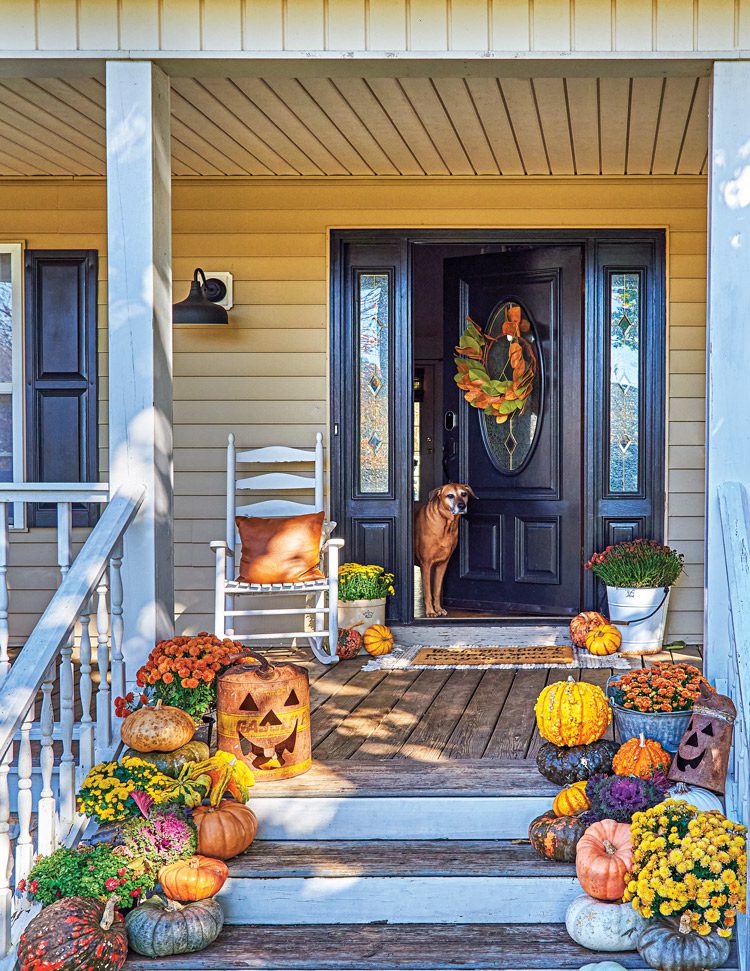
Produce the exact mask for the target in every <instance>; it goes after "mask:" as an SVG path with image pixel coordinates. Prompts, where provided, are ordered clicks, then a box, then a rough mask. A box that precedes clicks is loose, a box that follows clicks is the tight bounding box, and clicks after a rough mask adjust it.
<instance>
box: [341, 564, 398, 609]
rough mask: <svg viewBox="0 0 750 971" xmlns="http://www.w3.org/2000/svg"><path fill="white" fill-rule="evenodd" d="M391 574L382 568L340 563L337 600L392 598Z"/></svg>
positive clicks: (392, 579)
mask: <svg viewBox="0 0 750 971" xmlns="http://www.w3.org/2000/svg"><path fill="white" fill-rule="evenodd" d="M394 579H395V577H394V575H393V574H392V573H386V571H385V570H384V568H383V567H382V566H375V565H374V564H370V565H369V566H363V565H362V564H361V563H342V564H341V566H340V567H339V600H344V601H351V600H382V599H383V598H384V597H388V596H393V594H394V593H395V589H394V586H393V581H394Z"/></svg>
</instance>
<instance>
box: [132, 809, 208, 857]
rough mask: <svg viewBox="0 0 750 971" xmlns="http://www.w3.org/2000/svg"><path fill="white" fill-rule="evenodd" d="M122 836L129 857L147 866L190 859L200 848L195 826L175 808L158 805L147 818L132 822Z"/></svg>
mask: <svg viewBox="0 0 750 971" xmlns="http://www.w3.org/2000/svg"><path fill="white" fill-rule="evenodd" d="M122 837H123V842H124V846H125V850H126V852H127V854H128V856H130V857H134V858H138V859H141V860H143V861H144V863H145V864H146V866H147V867H150V866H153V865H154V864H156V865H157V867H162V866H165V865H166V864H167V863H174V862H175V860H182V859H187V858H188V857H190V856H193V854H194V853H195V852H196V849H197V846H198V837H197V830H196V828H195V825H194V823H193V822H192V820H191V819H190V818H189V817H188V815H187V814H186V813H185V812H184V811H183V810H181V809H178V808H176V807H174V806H170V807H163V806H154V807H153V808H152V809H151V811H150V812H149V814H148V817H147V818H146V819H141V818H136V819H131V820H128V821H127V822H126V823H124V824H123V826H122Z"/></svg>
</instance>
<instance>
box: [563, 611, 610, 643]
mask: <svg viewBox="0 0 750 971" xmlns="http://www.w3.org/2000/svg"><path fill="white" fill-rule="evenodd" d="M606 623H607V618H606V617H605V616H604V614H600V613H599V612H598V611H597V610H584V612H583V613H582V614H577V615H576V616H575V617H574V618H573V619H572V620H571V622H570V639H571V640H572V641H573V643H574V644H575V646H576V647H585V646H586V635H587V634H588V633H589V631H592V630H593V629H594V628H595V627H600V626H601V625H602V624H606Z"/></svg>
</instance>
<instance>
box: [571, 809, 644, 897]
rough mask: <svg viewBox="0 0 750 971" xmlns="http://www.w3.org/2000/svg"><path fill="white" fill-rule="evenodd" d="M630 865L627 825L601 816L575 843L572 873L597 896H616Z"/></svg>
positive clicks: (621, 888)
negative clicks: (574, 870)
mask: <svg viewBox="0 0 750 971" xmlns="http://www.w3.org/2000/svg"><path fill="white" fill-rule="evenodd" d="M632 865H633V845H632V843H631V842H630V825H629V824H628V823H616V822H615V821H614V820H613V819H602V820H600V821H599V822H598V823H594V824H593V826H589V828H588V829H587V830H586V832H585V833H584V834H583V836H582V837H581V838H580V840H579V841H578V846H577V847H576V876H577V877H578V882H579V883H580V884H581V886H582V887H583V889H584V890H585V891H586V893H587V894H588V895H589V897H595V898H596V899H597V900H620V898H621V897H622V895H623V894H624V893H625V886H626V878H627V875H628V872H629V870H630V868H631V867H632Z"/></svg>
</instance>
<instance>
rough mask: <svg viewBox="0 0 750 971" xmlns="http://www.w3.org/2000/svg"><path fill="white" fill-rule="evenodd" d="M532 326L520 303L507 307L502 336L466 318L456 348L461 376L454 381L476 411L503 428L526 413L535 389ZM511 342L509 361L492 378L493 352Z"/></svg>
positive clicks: (535, 363)
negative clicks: (502, 342)
mask: <svg viewBox="0 0 750 971" xmlns="http://www.w3.org/2000/svg"><path fill="white" fill-rule="evenodd" d="M530 331H531V324H530V323H529V322H528V320H526V319H525V318H524V317H523V316H522V315H521V308H520V307H519V306H518V304H515V303H508V304H506V305H505V307H504V319H503V324H502V328H501V331H500V334H498V336H497V337H493V336H492V335H491V334H488V333H487V332H486V331H483V330H482V328H481V327H479V326H478V325H477V324H475V323H474V321H473V320H472V319H471V317H467V318H466V329H465V330H464V332H463V334H462V335H461V339H460V340H459V342H458V347H456V354H457V355H458V357H456V358H454V360H455V362H456V367H457V368H458V373H457V374H456V376H455V377H454V381H455V382H456V384H457V385H458V386H459V388H461V390H462V391H464V392H465V394H464V398H465V399H466V400H467V401H468V402H469V404H470V405H471V406H472V407H473V408H478V409H479V410H480V411H483V412H484V413H485V415H487V416H489V417H491V418H494V419H495V421H496V422H497V423H498V425H502V424H503V423H504V422H506V421H507V420H508V419H509V418H510V417H511V416H512V415H514V414H515V413H516V412H518V413H519V414H523V410H524V408H525V407H526V402H527V401H528V398H529V395H530V394H531V392H532V391H533V390H534V380H535V378H536V373H537V366H538V365H537V358H536V354H535V353H534V349H533V348H532V346H531V342H530V340H529V339H527V338H526V337H524V336H523V335H524V334H528V333H529V332H530ZM503 339H505V340H507V341H508V360H507V362H506V364H505V365H504V367H503V369H502V371H501V372H500V376H499V377H498V378H491V377H490V375H489V372H488V370H487V367H488V361H489V355H490V351H491V350H492V347H493V346H494V344H496V343H497V341H500V340H503Z"/></svg>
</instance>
